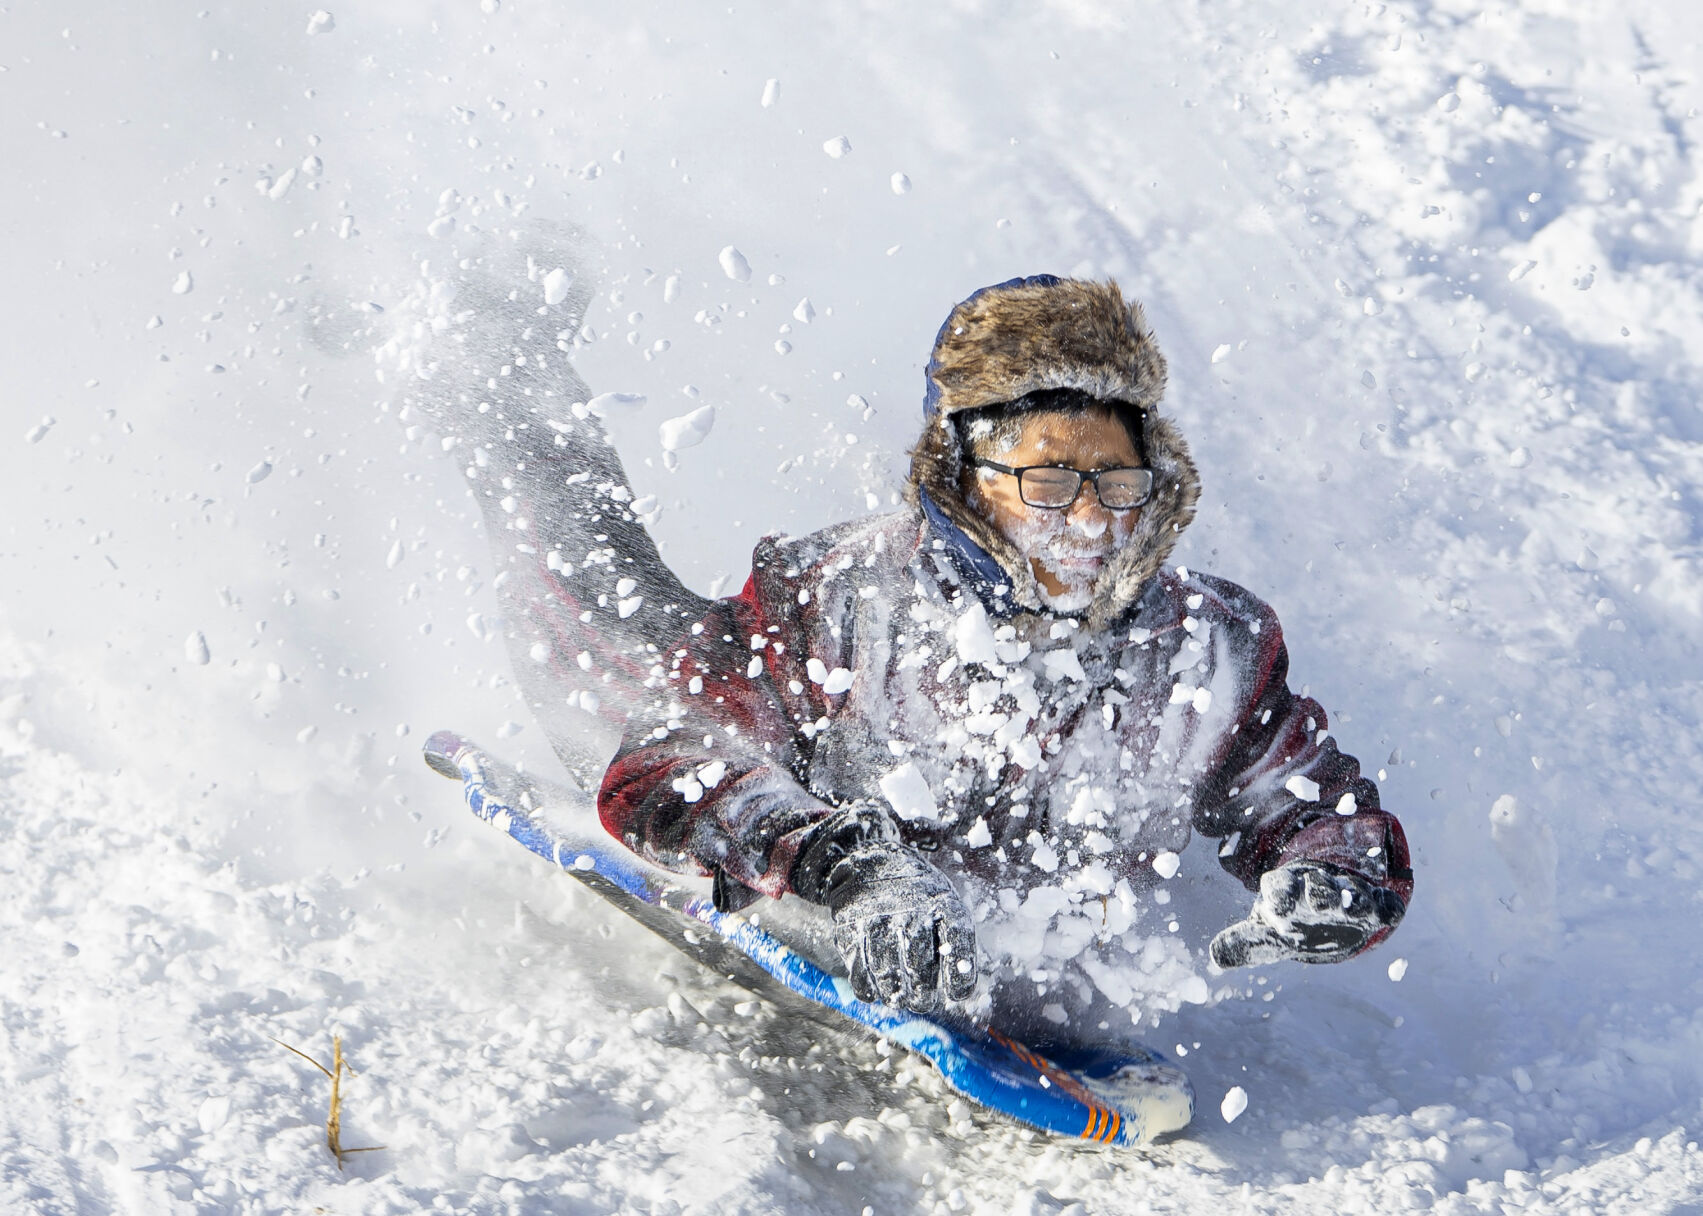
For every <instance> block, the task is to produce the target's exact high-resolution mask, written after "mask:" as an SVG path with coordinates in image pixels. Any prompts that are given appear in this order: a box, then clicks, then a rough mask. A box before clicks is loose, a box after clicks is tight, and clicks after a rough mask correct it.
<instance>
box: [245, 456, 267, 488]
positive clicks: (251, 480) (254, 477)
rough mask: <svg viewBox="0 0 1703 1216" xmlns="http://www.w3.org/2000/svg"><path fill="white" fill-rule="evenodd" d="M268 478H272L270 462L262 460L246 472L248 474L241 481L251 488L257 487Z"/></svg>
mask: <svg viewBox="0 0 1703 1216" xmlns="http://www.w3.org/2000/svg"><path fill="white" fill-rule="evenodd" d="M270 476H272V462H271V461H270V460H262V461H261V462H260V463H259V464H257V465H255V466H254V467H253V468H252V469H250V470H249V471H248V474H247V475H246V476H245V477H244V478H243V480H244V481H246V482H247V483H248V484H249V485H251V486H252V485H258V484H259V483H260V482H263V481H265V480H266V479H267V478H268V477H270Z"/></svg>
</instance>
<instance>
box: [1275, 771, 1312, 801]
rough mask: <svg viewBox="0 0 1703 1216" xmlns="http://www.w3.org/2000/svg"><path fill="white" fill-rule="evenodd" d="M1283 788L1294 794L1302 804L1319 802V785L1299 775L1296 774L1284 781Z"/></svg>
mask: <svg viewBox="0 0 1703 1216" xmlns="http://www.w3.org/2000/svg"><path fill="white" fill-rule="evenodd" d="M1283 788H1284V789H1286V790H1288V791H1289V792H1290V793H1291V794H1294V795H1295V797H1297V798H1299V799H1300V800H1301V801H1302V802H1317V801H1318V800H1319V783H1318V782H1317V781H1314V780H1312V779H1311V778H1309V777H1303V776H1302V775H1301V774H1300V773H1296V774H1295V775H1294V776H1293V777H1291V778H1289V780H1287V781H1285V782H1284V783H1283Z"/></svg>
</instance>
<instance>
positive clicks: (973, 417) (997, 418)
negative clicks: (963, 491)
mask: <svg viewBox="0 0 1703 1216" xmlns="http://www.w3.org/2000/svg"><path fill="white" fill-rule="evenodd" d="M1089 409H1103V410H1110V411H1111V412H1112V414H1113V415H1114V416H1115V417H1116V418H1117V420H1118V421H1119V422H1121V423H1123V428H1124V430H1125V431H1127V432H1128V433H1129V441H1130V443H1132V444H1133V445H1134V446H1135V453H1136V457H1137V458H1138V459H1139V460H1140V461H1141V462H1142V463H1143V464H1146V463H1147V442H1146V435H1145V432H1146V426H1145V423H1146V419H1147V415H1146V412H1145V411H1144V410H1143V409H1142V408H1141V407H1140V406H1139V405H1132V404H1130V403H1129V402H1128V401H1118V400H1115V399H1108V398H1104V397H1096V396H1094V395H1093V394H1091V393H1085V392H1083V391H1082V390H1081V389H1079V388H1041V389H1036V390H1035V391H1034V392H1032V393H1027V394H1025V395H1024V396H1022V397H1019V398H1017V400H1015V401H1001V402H998V403H996V404H994V405H984V406H980V407H978V408H976V409H973V410H960V411H958V412H956V413H954V414H952V415H951V417H952V423H953V425H954V427H955V428H956V429H957V432H958V449H959V451H960V452H961V453H963V454H964V455H966V456H967V455H969V454H970V443H971V440H970V431H969V424H970V423H972V422H978V421H985V422H990V423H992V424H993V425H994V427H995V429H996V430H997V429H998V428H999V425H1000V424H1001V423H1003V422H1008V421H1012V420H1015V419H1018V418H1021V417H1023V415H1025V414H1039V413H1043V412H1046V411H1049V410H1054V411H1057V412H1059V413H1065V414H1070V413H1078V412H1080V411H1083V410H1089Z"/></svg>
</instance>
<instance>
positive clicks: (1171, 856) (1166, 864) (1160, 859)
mask: <svg viewBox="0 0 1703 1216" xmlns="http://www.w3.org/2000/svg"><path fill="white" fill-rule="evenodd" d="M1182 864H1183V859H1182V858H1181V857H1178V856H1177V855H1176V854H1175V853H1173V852H1171V850H1169V849H1166V850H1165V851H1164V852H1163V853H1160V854H1159V855H1158V856H1156V857H1154V859H1153V872H1154V873H1155V874H1157V875H1159V877H1160V878H1166V879H1170V878H1175V877H1176V876H1177V870H1178V869H1179V868H1180V867H1181V866H1182Z"/></svg>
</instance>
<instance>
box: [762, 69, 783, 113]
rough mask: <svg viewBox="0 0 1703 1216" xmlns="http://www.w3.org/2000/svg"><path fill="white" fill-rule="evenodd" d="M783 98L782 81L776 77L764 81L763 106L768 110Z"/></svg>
mask: <svg viewBox="0 0 1703 1216" xmlns="http://www.w3.org/2000/svg"><path fill="white" fill-rule="evenodd" d="M780 99H781V82H780V81H778V80H776V79H775V78H774V77H772V76H771V77H770V78H769V79H767V80H765V81H764V82H763V108H764V109H765V110H766V109H768V108H769V107H770V106H772V105H774V104H775V102H777V101H779V100H780Z"/></svg>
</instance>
